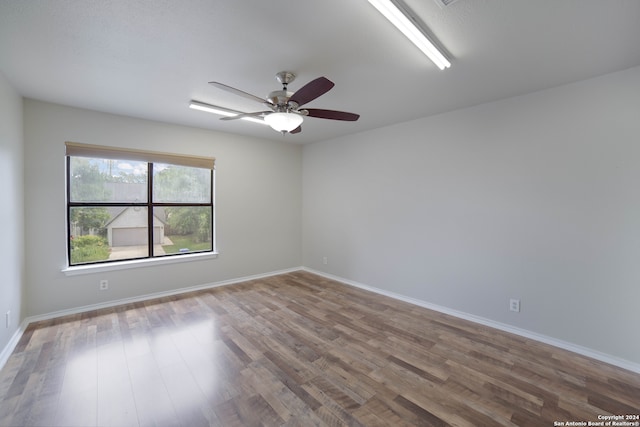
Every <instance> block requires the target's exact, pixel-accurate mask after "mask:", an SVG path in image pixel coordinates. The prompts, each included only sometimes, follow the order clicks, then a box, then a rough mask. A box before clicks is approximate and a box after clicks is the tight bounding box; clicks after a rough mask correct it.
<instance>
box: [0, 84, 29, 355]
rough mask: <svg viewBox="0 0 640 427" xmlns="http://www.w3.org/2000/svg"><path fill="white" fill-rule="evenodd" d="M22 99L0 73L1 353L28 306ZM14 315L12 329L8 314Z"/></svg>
mask: <svg viewBox="0 0 640 427" xmlns="http://www.w3.org/2000/svg"><path fill="white" fill-rule="evenodd" d="M22 140H23V133H22V97H21V96H20V95H18V93H17V92H16V91H15V90H14V89H13V87H12V86H11V85H10V84H9V82H8V81H7V80H6V79H5V77H4V75H3V74H2V73H0V194H1V195H2V208H0V224H2V238H0V271H2V279H1V281H0V353H2V350H3V349H4V348H5V347H6V345H7V344H8V343H9V340H10V339H11V337H12V336H13V335H14V334H15V333H16V331H17V330H18V326H19V325H20V321H21V318H22V317H23V306H24V221H23V214H24V206H23V205H24V203H23V197H22V194H23V174H22V167H23V148H22V142H23V141H22ZM8 311H9V312H11V314H10V319H9V327H8V328H7V327H6V318H5V316H6V313H7V312H8Z"/></svg>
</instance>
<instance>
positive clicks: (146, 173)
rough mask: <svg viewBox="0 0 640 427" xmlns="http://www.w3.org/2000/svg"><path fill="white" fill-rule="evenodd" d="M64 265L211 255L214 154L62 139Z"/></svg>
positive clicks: (213, 247) (213, 243)
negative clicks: (193, 154)
mask: <svg viewBox="0 0 640 427" xmlns="http://www.w3.org/2000/svg"><path fill="white" fill-rule="evenodd" d="M66 156H67V236H68V245H67V246H68V262H69V266H78V265H87V264H94V263H107V262H113V261H123V260H133V259H142V258H154V257H166V256H179V255H185V254H193V253H198V252H213V251H214V249H215V239H214V210H213V206H214V200H213V187H214V159H213V158H206V157H188V156H181V155H174V154H167V153H157V152H144V151H137V150H129V149H117V148H111V147H101V146H95V145H85V144H77V143H71V142H67V143H66Z"/></svg>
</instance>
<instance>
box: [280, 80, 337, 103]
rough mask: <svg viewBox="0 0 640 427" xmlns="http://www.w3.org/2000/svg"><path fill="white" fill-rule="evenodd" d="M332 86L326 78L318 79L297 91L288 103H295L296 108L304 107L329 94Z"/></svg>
mask: <svg viewBox="0 0 640 427" xmlns="http://www.w3.org/2000/svg"><path fill="white" fill-rule="evenodd" d="M334 85H335V84H334V83H333V82H332V81H331V80H329V79H328V78H326V77H318V78H317V79H315V80H312V81H310V82H309V83H307V84H306V85H304V86H302V87H301V88H300V89H298V90H297V91H296V93H294V94H293V95H291V98H290V101H293V102H295V103H297V104H298V106H301V105H304V104H306V103H307V102H311V101H313V100H314V99H316V98H317V97H319V96H320V95H324V94H325V93H327V92H329V90H330V89H331V88H332V87H333V86H334Z"/></svg>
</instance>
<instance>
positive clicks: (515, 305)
mask: <svg viewBox="0 0 640 427" xmlns="http://www.w3.org/2000/svg"><path fill="white" fill-rule="evenodd" d="M509 310H511V311H515V312H517V313H520V300H519V299H513V298H512V299H510V300H509Z"/></svg>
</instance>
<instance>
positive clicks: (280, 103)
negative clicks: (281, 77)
mask: <svg viewBox="0 0 640 427" xmlns="http://www.w3.org/2000/svg"><path fill="white" fill-rule="evenodd" d="M292 95H293V92H291V91H288V90H274V91H273V92H271V93H270V94H269V96H268V97H267V101H269V102H270V103H271V104H273V105H275V106H276V107H278V109H279V110H280V109H282V110H283V111H286V110H295V109H297V108H298V104H296V103H295V102H289V98H291V96H292Z"/></svg>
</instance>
